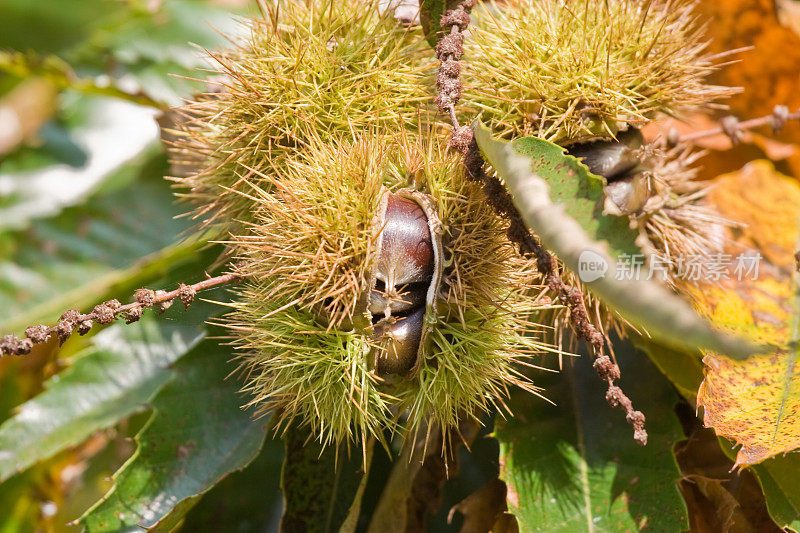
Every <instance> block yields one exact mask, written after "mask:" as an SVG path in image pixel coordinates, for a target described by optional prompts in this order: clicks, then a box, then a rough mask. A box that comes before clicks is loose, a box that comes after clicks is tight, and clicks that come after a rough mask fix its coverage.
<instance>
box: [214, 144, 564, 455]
mask: <svg viewBox="0 0 800 533" xmlns="http://www.w3.org/2000/svg"><path fill="white" fill-rule="evenodd" d="M430 135H431V136H433V133H431V134H430ZM444 144H445V143H444V142H439V141H438V140H436V139H434V140H432V141H430V142H426V141H422V140H419V139H418V138H416V137H415V136H414V135H402V134H401V135H398V136H394V137H386V136H380V135H366V136H364V137H361V138H360V139H358V140H356V141H351V140H347V139H341V140H337V141H336V142H330V143H322V144H319V145H313V146H310V147H309V148H308V149H307V150H303V151H301V152H298V153H297V154H295V156H294V158H293V159H292V160H291V162H290V163H289V164H287V165H286V166H285V167H284V168H285V170H284V171H283V172H282V173H280V174H277V173H276V174H271V175H268V176H267V175H265V177H264V179H265V180H266V181H267V182H268V183H269V187H266V188H264V189H260V190H258V191H257V195H256V196H254V197H253V204H252V210H253V217H254V225H253V226H252V227H251V228H250V231H248V232H247V233H246V234H244V235H239V236H237V237H236V249H237V250H239V257H238V259H239V260H240V261H241V265H242V267H241V268H243V269H244V270H245V271H247V273H248V274H249V280H250V281H249V282H247V283H246V284H244V285H243V286H242V288H241V289H240V292H239V297H238V298H237V299H236V302H235V303H234V304H233V306H234V308H235V310H234V312H233V313H232V314H231V315H230V316H229V317H228V318H227V320H226V322H225V323H226V324H227V326H228V327H230V328H231V330H232V331H233V332H234V334H235V339H236V341H235V342H236V343H237V344H238V346H239V347H240V349H241V350H242V355H241V362H242V368H243V369H244V371H245V373H246V375H247V376H248V379H249V384H248V386H247V390H248V391H249V392H250V393H251V394H252V395H253V400H252V403H253V404H255V405H257V406H258V407H259V408H260V409H261V410H262V411H267V410H272V411H273V412H274V413H275V414H276V415H277V416H279V417H280V419H281V423H282V424H284V423H287V422H288V421H290V420H294V421H297V422H301V423H303V424H305V425H307V426H309V427H310V428H311V430H312V432H313V433H314V434H315V435H316V436H317V437H318V438H319V439H320V440H321V441H323V442H326V443H328V442H340V441H343V440H348V439H351V438H353V437H358V438H362V437H365V436H368V435H380V434H381V433H382V432H383V430H385V429H386V428H393V429H395V430H398V431H414V430H416V429H417V428H420V427H424V424H426V423H438V424H439V425H441V426H443V427H450V426H453V425H454V424H456V423H457V421H458V420H459V417H460V416H463V414H464V413H468V414H470V415H474V414H477V413H480V412H481V411H485V410H487V409H490V408H495V407H502V405H503V397H504V396H505V393H506V390H507V388H508V387H509V386H510V385H514V384H516V385H520V386H522V387H524V388H527V389H529V390H535V389H534V387H533V386H532V384H531V383H530V381H529V380H528V379H527V378H525V377H524V376H523V374H522V373H521V370H520V367H519V364H524V361H526V360H527V359H528V358H529V357H531V356H533V355H535V354H536V353H539V352H541V351H544V350H547V349H548V348H547V346H545V345H544V344H543V343H541V341H540V340H539V337H540V336H539V334H538V332H537V329H538V328H537V326H536V325H535V324H532V323H531V322H529V321H528V319H529V317H531V316H532V313H534V312H536V310H537V309H540V308H541V307H542V304H541V303H538V300H537V297H538V296H539V295H540V292H541V291H542V290H543V288H542V287H540V286H539V283H540V281H541V280H540V277H539V274H538V273H537V272H536V269H535V264H534V262H533V261H529V260H526V259H523V258H521V257H519V256H518V255H517V254H516V252H515V250H514V249H513V248H512V246H511V245H510V243H509V242H508V241H507V240H506V239H505V238H504V236H503V221H502V220H501V219H500V217H498V216H497V215H496V214H494V213H493V212H492V209H491V207H490V206H488V205H487V204H486V202H485V201H484V199H483V197H482V194H481V191H480V187H479V185H478V184H476V183H473V182H471V181H469V180H468V179H467V178H466V177H465V176H464V173H463V168H462V166H461V165H460V164H459V157H458V154H454V153H447V152H446V149H445V146H444ZM389 330H391V331H389ZM399 413H405V414H404V416H402V417H401V416H398V414H399Z"/></svg>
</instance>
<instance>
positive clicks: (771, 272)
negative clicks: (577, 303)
mask: <svg viewBox="0 0 800 533" xmlns="http://www.w3.org/2000/svg"><path fill="white" fill-rule="evenodd" d="M715 183H716V185H715V188H714V190H713V192H712V193H711V195H710V198H709V200H710V201H711V202H713V203H714V204H715V205H716V206H717V208H718V209H719V210H720V211H721V212H722V214H723V215H724V216H725V217H726V218H728V219H731V220H733V221H736V222H739V223H742V224H744V226H742V227H741V228H736V229H735V230H734V231H733V232H732V235H731V237H732V242H731V243H730V245H729V246H728V253H730V254H731V255H737V256H738V255H740V254H742V253H749V254H755V253H758V254H760V255H761V257H762V259H761V261H760V263H759V271H758V275H757V276H746V277H742V279H741V280H740V279H737V276H730V279H727V280H722V281H721V282H720V283H719V284H718V285H705V286H702V287H695V288H694V289H693V290H692V292H693V293H694V296H695V298H696V301H697V302H698V306H699V307H700V310H701V311H702V312H703V313H704V314H706V315H707V316H708V317H709V318H710V319H711V320H712V321H713V322H715V323H716V324H717V325H718V326H720V327H722V328H725V329H728V330H730V331H733V332H736V333H740V334H744V335H747V336H749V337H751V338H752V339H753V340H757V341H759V342H765V343H772V344H774V345H777V346H779V347H780V348H779V349H777V350H776V352H775V353H772V354H770V355H763V356H755V357H752V358H750V359H748V360H745V361H733V360H731V359H728V358H727V357H721V356H719V355H716V354H711V353H709V354H706V356H705V358H704V363H705V364H706V369H705V380H704V381H703V383H702V384H701V385H700V390H699V391H698V397H697V404H698V406H702V407H703V408H704V411H705V412H704V423H705V425H706V426H709V427H713V428H714V430H715V431H716V432H717V434H718V435H721V436H723V437H727V438H729V439H731V440H732V441H734V442H736V443H737V444H740V445H741V448H740V449H739V451H738V454H737V457H736V465H737V466H745V465H752V464H756V463H759V462H761V461H763V460H765V459H767V458H769V457H772V456H774V455H776V454H779V453H784V452H788V451H791V450H793V449H795V448H798V447H800V361H798V357H797V356H798V355H800V353H799V352H798V346H797V340H798V333H800V331H798V329H800V328H799V327H798V320H799V319H800V291H798V285H797V279H796V278H797V274H796V265H795V258H794V253H795V249H796V246H797V239H798V235H800V184H798V182H797V181H796V180H794V179H791V178H789V177H787V176H784V175H782V174H780V173H779V172H777V171H776V170H775V168H774V166H773V165H772V163H770V162H768V161H755V162H752V163H750V164H748V165H746V166H745V167H744V168H743V169H742V170H741V171H739V172H735V173H731V174H726V175H724V176H721V177H719V178H718V179H717V180H716V182H715Z"/></svg>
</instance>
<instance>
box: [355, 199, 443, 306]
mask: <svg viewBox="0 0 800 533" xmlns="http://www.w3.org/2000/svg"><path fill="white" fill-rule="evenodd" d="M383 221H384V222H383V227H382V229H381V232H380V236H379V242H380V250H379V254H378V258H377V266H376V271H375V278H376V287H373V290H372V293H371V294H370V302H369V307H370V312H372V313H373V314H380V313H383V314H384V315H386V316H389V315H391V314H392V312H393V311H394V312H399V311H403V310H407V309H409V308H410V307H412V306H413V305H416V304H417V303H418V298H419V296H420V295H419V293H415V292H413V291H412V294H405V293H408V292H409V291H407V290H406V291H403V287H404V286H414V285H417V284H419V285H422V286H424V289H423V290H422V291H419V292H421V293H422V298H423V299H424V294H425V293H426V292H427V290H428V287H429V286H430V283H431V278H432V276H433V267H434V254H433V244H432V242H431V230H430V226H429V225H428V218H427V217H426V216H425V212H424V211H423V209H422V207H420V205H419V204H418V203H417V202H415V201H414V200H412V199H410V198H405V197H403V196H399V195H397V194H393V193H389V194H388V199H387V203H386V211H385V214H384V217H383Z"/></svg>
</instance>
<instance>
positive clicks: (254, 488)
mask: <svg viewBox="0 0 800 533" xmlns="http://www.w3.org/2000/svg"><path fill="white" fill-rule="evenodd" d="M283 456H284V443H283V441H282V440H281V439H280V438H277V437H276V438H272V439H268V440H267V442H265V443H264V446H263V447H262V448H261V452H260V453H259V454H258V457H257V458H256V459H255V460H254V461H253V462H252V463H251V464H250V465H249V466H248V467H247V468H245V469H244V470H242V471H241V472H234V473H232V474H231V475H230V476H228V477H226V478H225V479H224V480H222V481H221V482H220V483H218V484H217V485H216V486H215V487H214V488H213V489H212V490H211V491H209V492H208V494H206V495H205V496H203V500H202V502H201V504H200V505H197V506H195V507H194V508H193V509H192V510H191V511H190V512H189V513H188V514H187V515H186V518H185V520H184V522H183V526H182V527H183V531H203V530H205V531H225V530H229V531H237V532H239V533H261V532H264V531H277V530H278V525H279V522H280V515H281V510H282V509H283V496H282V495H281V490H280V478H281V465H282V464H283Z"/></svg>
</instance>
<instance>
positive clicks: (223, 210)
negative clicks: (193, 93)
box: [171, 0, 433, 233]
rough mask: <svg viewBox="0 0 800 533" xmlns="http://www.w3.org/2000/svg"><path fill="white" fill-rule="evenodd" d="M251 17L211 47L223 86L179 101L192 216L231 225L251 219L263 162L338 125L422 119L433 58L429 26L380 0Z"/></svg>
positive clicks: (301, 4) (183, 171)
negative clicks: (238, 35)
mask: <svg viewBox="0 0 800 533" xmlns="http://www.w3.org/2000/svg"><path fill="white" fill-rule="evenodd" d="M265 9H266V10H267V11H266V12H265V13H264V15H263V17H262V18H258V19H252V20H247V21H245V22H244V24H245V25H246V31H247V36H246V37H245V38H243V39H238V40H237V39H235V38H232V40H234V41H235V42H237V43H238V44H236V45H235V46H233V47H232V48H230V49H228V50H223V51H220V52H212V53H210V57H211V59H212V60H213V61H214V62H215V63H216V65H217V77H216V79H215V82H216V83H217V85H218V86H219V89H218V90H217V91H214V92H209V93H208V94H206V95H203V96H201V97H200V98H198V99H197V101H195V102H193V103H189V104H187V105H186V106H184V107H182V108H179V109H178V113H179V115H181V116H182V120H181V121H180V124H179V126H178V129H179V131H176V132H173V133H174V134H175V135H176V136H177V137H176V139H175V140H174V141H172V144H173V147H172V150H171V156H172V161H173V166H174V169H175V172H176V173H178V174H179V176H178V177H176V178H174V179H175V181H177V182H178V184H179V186H180V188H182V189H184V190H183V191H182V192H181V193H180V195H181V196H183V197H185V198H186V199H187V200H188V201H190V202H191V203H192V204H193V205H194V208H195V211H194V216H195V217H196V218H197V219H199V220H201V221H203V222H205V223H206V224H218V225H219V226H220V229H221V230H222V231H223V232H224V233H229V232H231V231H233V230H234V228H236V227H239V226H240V224H241V222H244V223H247V222H249V221H251V220H252V217H251V215H250V211H249V207H250V206H251V200H249V199H248V198H247V195H251V194H253V191H254V187H258V186H259V183H263V180H262V179H261V177H260V174H262V173H266V174H270V173H275V172H281V167H282V166H283V165H285V164H286V163H287V160H288V158H290V156H291V154H292V153H294V152H295V151H298V150H304V149H305V148H306V147H307V146H308V145H309V144H311V143H318V142H320V141H323V142H324V141H326V140H327V139H328V138H329V137H330V136H332V135H345V136H349V135H352V133H353V132H360V131H366V130H370V129H371V128H384V129H389V130H392V131H398V130H399V129H400V128H401V127H414V126H415V125H417V124H419V122H420V119H419V117H420V109H424V108H425V106H426V102H427V101H429V100H431V97H430V96H429V95H428V94H427V90H426V85H425V83H424V77H425V75H426V72H427V71H428V70H429V69H430V68H432V64H433V58H431V57H429V54H427V50H426V45H425V43H424V40H423V39H422V37H421V34H420V30H419V29H414V28H409V27H403V26H401V25H399V24H398V23H397V21H396V20H394V18H393V17H392V14H391V13H385V14H384V15H380V14H379V12H378V9H377V1H376V0H353V1H348V2H338V1H334V0H321V1H313V2H307V1H302V0H289V1H287V2H282V3H280V9H278V8H277V7H275V8H274V9H271V10H270V8H265Z"/></svg>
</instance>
